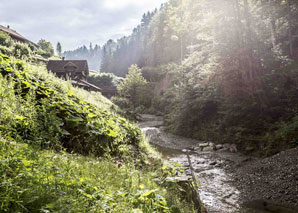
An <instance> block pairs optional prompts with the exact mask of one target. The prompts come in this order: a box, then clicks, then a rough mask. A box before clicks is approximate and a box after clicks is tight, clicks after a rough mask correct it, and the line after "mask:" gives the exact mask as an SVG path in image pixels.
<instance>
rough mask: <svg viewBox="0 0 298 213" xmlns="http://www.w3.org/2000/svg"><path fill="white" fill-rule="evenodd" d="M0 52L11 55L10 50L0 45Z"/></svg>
mask: <svg viewBox="0 0 298 213" xmlns="http://www.w3.org/2000/svg"><path fill="white" fill-rule="evenodd" d="M0 53H1V54H4V55H9V56H10V55H12V50H11V49H10V48H8V47H5V46H0Z"/></svg>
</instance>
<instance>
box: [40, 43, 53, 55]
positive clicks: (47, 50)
mask: <svg viewBox="0 0 298 213" xmlns="http://www.w3.org/2000/svg"><path fill="white" fill-rule="evenodd" d="M37 45H38V46H39V47H40V48H41V49H42V50H43V51H45V56H46V57H51V56H53V55H54V48H53V45H52V44H51V42H49V41H46V40H44V39H40V40H39V41H38V43H37Z"/></svg>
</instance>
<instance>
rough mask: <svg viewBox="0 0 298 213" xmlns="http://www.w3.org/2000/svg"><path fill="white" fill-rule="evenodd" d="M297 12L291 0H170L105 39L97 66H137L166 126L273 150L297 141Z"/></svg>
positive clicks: (120, 70)
mask: <svg viewBox="0 0 298 213" xmlns="http://www.w3.org/2000/svg"><path fill="white" fill-rule="evenodd" d="M297 12H298V2H297V1H293V0H282V1H280V0H278V1H277V0H267V1H265V0H258V1H257V0H238V1H230V0H208V1H207V0H170V1H169V2H168V3H166V4H164V5H162V7H161V8H160V9H159V10H155V11H153V12H149V13H147V14H144V16H143V18H142V22H141V24H140V25H139V26H137V27H136V28H135V29H134V31H133V33H132V34H131V35H130V36H127V37H123V38H121V39H119V40H118V41H117V42H114V41H112V40H110V41H108V42H107V43H106V44H105V45H104V47H103V59H102V66H101V71H103V72H112V73H114V74H116V75H118V76H125V75H126V74H127V72H128V67H129V66H130V65H131V64H137V65H138V66H139V67H140V68H142V72H143V75H144V77H145V78H146V79H147V80H149V81H150V83H151V84H153V85H155V90H157V91H155V94H154V95H153V96H152V100H151V105H150V106H146V107H147V108H148V107H151V109H152V110H153V111H155V112H162V113H163V114H165V117H166V118H167V121H168V129H169V130H170V131H173V132H175V133H179V134H183V135H186V136H189V137H195V138H198V139H202V140H213V141H221V142H229V141H235V142H236V143H237V142H239V143H241V144H242V145H243V147H246V148H248V149H252V150H253V149H260V150H261V149H262V150H265V151H266V152H267V153H270V152H274V151H273V150H274V149H276V147H280V146H284V147H289V146H293V145H294V144H298V142H297V141H298V138H297V137H296V136H295V135H298V134H297V133H298V132H295V130H293V126H295V125H297V126H298V122H297V120H298V119H296V118H295V116H296V114H295V113H298V109H297V107H296V106H297V105H298V95H297V92H296V91H297V89H298V88H297V85H298V84H297V82H298V70H297V59H298V15H297ZM165 85H166V86H165ZM160 90H162V91H160ZM194 115H195V116H194ZM293 117H294V118H293ZM244 118H245V120H243V119H244ZM294 129H295V128H294ZM278 135H279V136H278ZM277 136H278V137H279V139H277ZM289 141H292V142H289ZM295 141H296V142H295ZM277 144H279V145H278V146H277ZM280 144H282V145H280ZM275 151H276V150H275Z"/></svg>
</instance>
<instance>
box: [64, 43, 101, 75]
mask: <svg viewBox="0 0 298 213" xmlns="http://www.w3.org/2000/svg"><path fill="white" fill-rule="evenodd" d="M63 56H64V57H65V59H67V60H87V61H88V66H89V69H91V70H96V71H99V70H100V65H101V58H102V49H101V47H100V46H99V45H97V44H96V45H95V46H94V47H93V45H92V43H90V45H89V48H87V47H86V46H85V45H84V46H82V47H79V48H77V49H75V50H70V51H64V52H63Z"/></svg>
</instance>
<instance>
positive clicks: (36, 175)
mask: <svg viewBox="0 0 298 213" xmlns="http://www.w3.org/2000/svg"><path fill="white" fill-rule="evenodd" d="M0 162H1V164H0V211H1V212H144V213H151V212H194V210H193V207H192V204H191V203H187V202H186V201H185V200H184V201H181V197H182V193H181V192H180V191H179V189H178V187H177V185H175V184H172V185H171V186H169V185H166V184H163V185H158V184H156V183H155V182H154V181H152V180H153V179H155V178H156V177H159V179H160V181H161V182H163V181H164V179H165V178H166V175H165V174H164V172H163V170H162V169H159V168H158V167H159V165H153V166H151V168H150V167H148V166H145V167H144V168H143V170H141V171H140V170H137V169H136V168H135V167H134V166H132V165H130V164H121V163H120V164H119V165H117V164H114V163H112V162H110V161H108V160H104V159H102V160H100V161H98V159H96V158H92V157H83V156H80V155H71V154H68V153H63V152H62V153H56V152H53V151H50V150H40V149H38V148H34V147H32V146H28V145H27V144H23V143H16V142H13V141H8V140H4V139H3V138H1V137H0ZM157 166H158V167H157ZM160 177H162V178H160ZM172 209H175V210H176V211H172ZM179 209H181V211H180V210H179Z"/></svg>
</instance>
